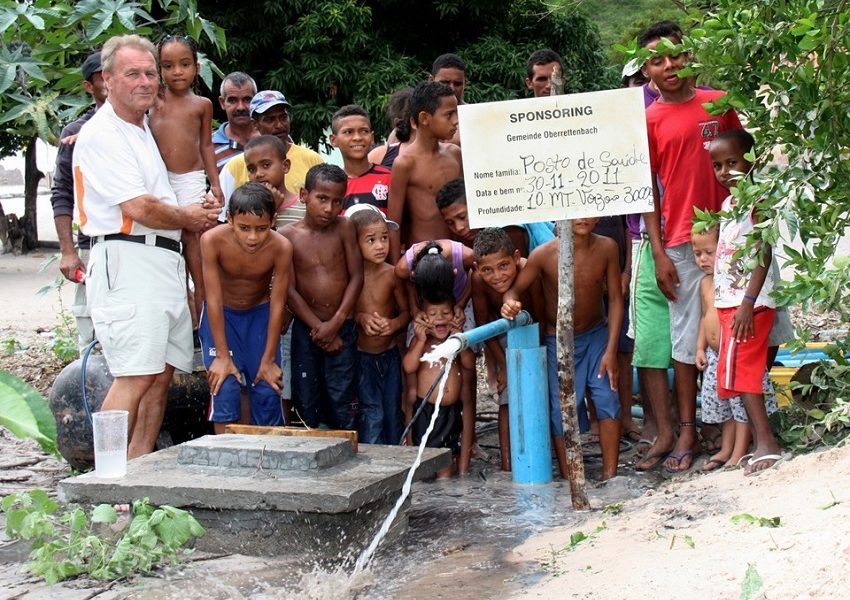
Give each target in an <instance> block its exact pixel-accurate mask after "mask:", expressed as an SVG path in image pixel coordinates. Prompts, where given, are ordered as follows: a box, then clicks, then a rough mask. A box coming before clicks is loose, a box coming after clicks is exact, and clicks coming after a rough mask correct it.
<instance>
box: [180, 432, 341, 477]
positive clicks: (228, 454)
mask: <svg viewBox="0 0 850 600" xmlns="http://www.w3.org/2000/svg"><path fill="white" fill-rule="evenodd" d="M178 448H179V452H178V455H177V462H178V463H179V464H181V465H194V466H200V467H218V468H221V469H226V470H228V472H230V473H231V474H237V473H238V474H248V475H250V474H252V473H254V472H258V471H267V472H269V473H275V474H279V473H285V472H289V471H312V470H316V469H326V468H328V467H332V466H335V465H338V464H341V463H343V462H345V461H346V460H348V459H350V458H352V457H353V456H354V450H353V449H352V447H351V442H349V441H348V440H343V439H338V438H335V439H332V438H310V437H289V436H274V435H264V436H256V435H241V434H225V435H205V436H204V437H202V438H198V439H196V440H192V441H190V442H186V443H185V444H180V446H178Z"/></svg>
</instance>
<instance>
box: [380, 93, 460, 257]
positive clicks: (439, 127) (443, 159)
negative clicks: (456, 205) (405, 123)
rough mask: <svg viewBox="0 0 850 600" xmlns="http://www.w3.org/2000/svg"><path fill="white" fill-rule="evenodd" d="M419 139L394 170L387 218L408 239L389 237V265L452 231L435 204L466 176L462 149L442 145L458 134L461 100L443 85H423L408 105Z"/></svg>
mask: <svg viewBox="0 0 850 600" xmlns="http://www.w3.org/2000/svg"><path fill="white" fill-rule="evenodd" d="M410 114H411V118H412V119H413V122H414V123H415V125H416V131H417V133H416V138H415V139H414V140H413V142H412V143H411V144H410V146H409V147H408V148H407V149H406V150H405V152H404V154H402V155H400V156H399V157H398V158H397V159H396V161H395V163H394V164H393V185H392V186H391V187H390V197H389V202H388V206H387V218H389V219H390V220H392V221H395V222H396V223H399V224H400V225H401V228H402V230H403V231H406V233H407V235H406V237H405V238H404V239H401V238H400V236H399V234H398V233H394V232H391V233H390V262H391V263H392V262H395V261H397V260H398V259H399V258H400V257H401V252H400V248H401V245H402V244H405V245H407V246H409V245H410V244H413V243H414V242H421V241H423V240H440V239H445V238H448V237H449V228H448V227H446V223H445V221H444V220H443V217H442V215H440V211H439V210H438V209H437V206H436V204H435V202H434V199H435V198H436V196H437V191H438V190H439V189H440V187H442V185H443V184H444V183H446V182H447V181H450V180H452V179H454V178H455V177H460V176H462V175H463V167H462V164H461V155H460V148H458V147H457V146H455V145H454V144H443V143H441V142H440V140H443V139H449V138H451V137H452V136H453V135H454V134H455V132H456V131H457V99H456V98H455V96H454V94H453V93H452V89H451V88H450V87H449V86H447V85H444V84H442V83H436V82H427V83H420V84H419V85H417V86H416V88H415V89H414V90H413V96H412V97H411V99H410Z"/></svg>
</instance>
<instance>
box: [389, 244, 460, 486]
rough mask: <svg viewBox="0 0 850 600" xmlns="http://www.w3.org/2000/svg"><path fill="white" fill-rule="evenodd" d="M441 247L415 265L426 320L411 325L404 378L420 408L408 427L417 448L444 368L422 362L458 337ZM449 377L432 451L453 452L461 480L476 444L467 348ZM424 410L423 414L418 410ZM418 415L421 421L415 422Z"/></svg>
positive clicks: (431, 441)
mask: <svg viewBox="0 0 850 600" xmlns="http://www.w3.org/2000/svg"><path fill="white" fill-rule="evenodd" d="M439 254H440V248H439V246H438V245H437V244H429V245H428V246H427V247H426V249H425V250H424V254H423V255H422V256H421V257H420V258H419V261H418V264H417V273H418V276H417V278H416V291H417V302H418V304H419V308H420V309H421V311H422V312H421V314H422V315H423V317H424V318H421V319H417V320H416V321H414V323H413V330H414V333H415V335H414V338H413V340H412V341H411V342H410V347H409V348H408V350H407V354H405V356H404V361H403V366H404V372H405V373H406V374H408V375H413V374H415V376H416V386H415V390H416V404H415V410H414V420H413V421H412V422H411V424H410V428H411V433H412V439H413V443H414V444H415V445H419V443H420V442H421V440H422V438H423V437H424V435H425V432H426V431H427V429H428V425H429V424H430V422H431V417H432V415H433V414H434V404H435V403H436V401H437V393H438V392H437V390H436V389H435V390H434V391H433V393H432V394H431V396H430V397H428V398H427V399H426V398H425V395H426V394H427V393H428V388H429V387H430V386H431V384H432V383H433V381H434V379H435V378H436V377H438V376H439V374H440V369H441V368H442V367H443V365H444V364H445V362H446V359H442V360H441V361H439V362H437V363H434V364H432V363H430V362H428V361H424V362H423V361H422V356H423V355H424V354H425V353H426V352H429V351H431V350H433V349H434V348H435V347H436V346H438V345H439V344H440V343H441V342H444V341H445V340H446V338H448V337H449V336H450V335H451V334H452V333H455V332H456V331H457V328H456V326H455V324H454V323H453V320H454V294H453V292H452V285H453V281H454V270H453V268H452V265H451V263H449V262H448V261H446V260H445V259H443V258H442V257H441V256H439ZM449 368H450V371H449V375H448V379H447V381H446V385H445V389H444V391H443V397H442V401H441V403H440V412H439V414H438V415H437V418H436V421H435V423H434V429H433V431H432V432H431V435H430V436H429V438H428V442H427V446H428V447H430V448H449V449H451V450H452V455H453V456H454V457H455V459H456V464H457V471H458V474H460V475H464V474H466V473H468V472H469V461H470V458H471V456H472V445H473V443H474V439H475V398H474V396H473V394H472V391H471V390H472V382H471V381H470V380H471V379H473V378H474V373H475V356H474V355H473V354H472V351H471V350H469V349H468V348H467V349H466V350H463V351H462V352H460V353H459V354H458V355H457V357H455V359H454V360H453V361H452V364H451V366H450V367H449ZM420 407H421V411H420V410H419V409H420ZM417 413H418V416H417ZM451 471H452V468H451V467H448V468H447V469H444V470H443V471H440V472H438V473H437V477H439V478H442V477H449V476H450V475H451Z"/></svg>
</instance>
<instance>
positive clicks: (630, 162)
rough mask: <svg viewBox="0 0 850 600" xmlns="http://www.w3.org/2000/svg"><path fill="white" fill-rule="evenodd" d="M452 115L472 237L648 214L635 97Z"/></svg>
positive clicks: (645, 152) (624, 94)
mask: <svg viewBox="0 0 850 600" xmlns="http://www.w3.org/2000/svg"><path fill="white" fill-rule="evenodd" d="M458 110H459V121H460V139H461V147H462V149H463V171H464V180H465V184H466V200H467V205H468V208H469V223H470V225H471V226H472V227H501V226H505V225H510V224H515V223H532V222H536V221H557V220H560V219H575V218H578V217H595V216H608V215H622V214H630V213H642V212H648V211H651V210H652V179H651V176H650V171H649V148H648V144H647V138H646V120H645V117H644V106H643V91H642V90H641V88H632V89H621V90H607V91H603V92H591V93H587V94H570V95H565V96H551V97H546V98H529V99H526V100H509V101H506V102H488V103H483V104H465V105H461V106H460V107H459V108H458Z"/></svg>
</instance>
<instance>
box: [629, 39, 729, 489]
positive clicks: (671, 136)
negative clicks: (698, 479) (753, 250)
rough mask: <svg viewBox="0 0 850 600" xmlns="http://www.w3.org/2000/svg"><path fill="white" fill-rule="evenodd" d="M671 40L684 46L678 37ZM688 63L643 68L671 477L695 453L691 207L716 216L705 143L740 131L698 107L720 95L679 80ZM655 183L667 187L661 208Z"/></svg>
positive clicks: (695, 271) (718, 194)
mask: <svg viewBox="0 0 850 600" xmlns="http://www.w3.org/2000/svg"><path fill="white" fill-rule="evenodd" d="M670 41H671V42H673V43H674V44H680V43H681V39H675V38H674V39H670ZM661 42H662V38H661V37H658V38H657V39H654V40H652V41H650V42H648V43H647V44H646V47H647V48H649V49H650V50H655V49H656V48H658V47H659V45H661ZM662 47H663V45H662ZM658 49H659V50H661V48H658ZM688 59H689V56H688V55H687V54H685V53H682V54H667V53H662V52H659V53H657V54H653V55H652V56H650V58H649V59H648V60H647V61H646V63H645V64H644V65H643V67H642V71H643V74H644V76H646V77H647V78H648V79H650V80H651V81H652V83H653V85H654V86H655V87H656V88H657V89H658V91H659V93H660V96H659V98H658V100H657V101H656V102H655V103H654V104H652V105H651V106H650V107H649V108H648V109H647V111H646V127H647V132H648V135H649V154H650V165H651V169H652V179H653V187H654V190H653V191H654V195H655V211H654V212H650V213H646V214H645V215H644V220H645V222H646V229H647V233H648V235H649V240H650V244H651V245H652V255H653V258H654V259H655V276H656V279H657V281H658V287H659V288H660V289H661V291H662V292H663V293H664V295H665V296H666V297H667V300H668V302H669V305H670V335H671V340H672V345H673V371H674V374H675V385H676V393H677V402H678V408H679V419H680V422H679V438H678V440H677V441H676V444H675V445H674V447H673V449H672V451H671V452H670V455H669V456H668V457H667V460H666V463H665V466H666V468H667V470H668V471H671V472H681V471H686V470H688V469H689V468H690V467H691V465H692V464H693V460H694V454H695V453H696V452H697V449H698V440H697V436H696V378H697V369H696V366H695V348H696V341H697V340H696V338H697V334H698V332H699V319H700V297H699V284H700V280H701V279H702V276H703V273H702V271H700V270H699V268H698V267H697V266H696V263H695V262H694V260H693V249H692V247H691V221H692V219H693V217H694V208H700V209H702V210H712V211H717V210H719V209H720V206H721V204H722V202H723V199H724V197H725V196H726V190H724V188H723V187H722V186H721V185H720V184H719V183H718V182H717V181H716V179H715V178H714V173H713V170H712V166H711V158H710V157H709V154H708V146H709V144H710V143H711V141H712V140H713V139H714V137H715V136H716V135H717V134H719V133H720V132H722V131H726V130H728V129H740V128H741V123H740V121H739V120H738V115H737V114H735V111H734V110H732V109H730V110H728V111H727V112H725V113H724V114H722V115H711V114H709V113H708V112H707V111H706V110H705V108H703V104H705V103H706V102H715V101H716V100H717V99H718V98H720V97H721V96H723V95H724V93H725V92H722V91H717V90H702V89H697V88H696V87H695V86H694V81H693V79H692V78H681V77H679V76H678V71H679V70H680V69H682V68H683V67H684V65H685V62H686V61H687V60H688ZM659 183H660V185H661V186H662V187H663V189H664V202H663V204H662V203H661V202H660V197H661V196H660V193H659V190H658V185H659ZM662 219H663V228H662Z"/></svg>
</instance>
